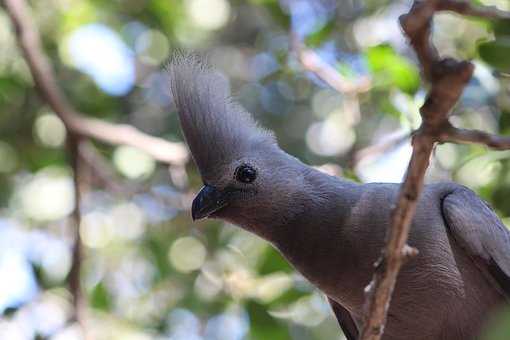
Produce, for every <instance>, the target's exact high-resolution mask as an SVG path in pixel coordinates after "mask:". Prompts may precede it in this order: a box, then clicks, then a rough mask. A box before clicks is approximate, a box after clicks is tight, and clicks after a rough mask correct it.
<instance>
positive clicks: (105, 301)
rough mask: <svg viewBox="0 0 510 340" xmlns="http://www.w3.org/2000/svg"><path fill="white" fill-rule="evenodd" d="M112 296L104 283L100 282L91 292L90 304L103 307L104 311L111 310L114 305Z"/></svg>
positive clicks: (98, 307) (99, 307)
mask: <svg viewBox="0 0 510 340" xmlns="http://www.w3.org/2000/svg"><path fill="white" fill-rule="evenodd" d="M111 300H112V298H111V296H110V292H109V291H108V289H106V287H105V285H104V283H103V282H102V281H101V282H99V283H98V284H97V285H96V286H95V287H94V288H93V289H92V292H91V294H90V305H91V306H92V307H94V308H97V309H101V310H104V311H108V310H110V307H111V305H112V301H111Z"/></svg>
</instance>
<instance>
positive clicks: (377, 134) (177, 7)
mask: <svg viewBox="0 0 510 340" xmlns="http://www.w3.org/2000/svg"><path fill="white" fill-rule="evenodd" d="M481 2H483V1H481ZM496 2H497V1H496ZM499 4H500V5H501V6H505V5H506V6H508V4H506V2H505V1H501V2H500V3H499ZM32 6H33V14H34V16H35V18H36V22H37V25H38V27H39V28H40V33H41V35H42V37H43V42H44V49H45V51H46V53H47V54H48V55H49V57H50V60H51V62H52V64H53V66H54V68H55V70H56V73H57V75H58V79H59V82H60V85H61V86H62V87H63V88H64V90H65V92H66V95H67V96H68V97H69V99H70V101H71V102H72V103H73V105H74V106H76V108H77V109H79V110H80V111H83V112H85V113H86V114H88V115H90V116H94V117H98V118H101V119H104V120H108V121H112V122H118V123H128V124H132V125H134V126H136V127H138V128H139V129H141V130H143V131H145V132H147V133H150V134H152V135H155V136H159V137H162V138H165V139H168V140H171V141H182V135H181V133H180V130H179V126H178V121H177V117H176V113H175V107H174V106H173V103H172V99H171V98H170V96H169V94H168V89H167V84H166V78H165V73H164V70H163V67H162V65H164V63H165V61H166V60H167V59H168V57H169V56H170V55H171V53H173V51H175V50H177V49H182V48H191V49H197V50H200V51H203V52H207V54H208V55H209V59H210V61H211V63H213V64H214V65H216V67H218V68H219V69H220V70H221V71H222V72H223V73H225V75H226V76H228V78H229V79H230V80H231V85H232V88H233V90H234V93H235V95H236V97H237V98H238V100H239V101H240V102H241V103H242V104H243V105H244V106H245V107H246V108H248V109H249V110H250V111H251V112H253V114H254V115H255V117H256V118H257V120H259V121H261V122H262V124H263V125H265V126H267V127H269V128H271V129H272V130H274V131H275V133H276V135H277V137H278V141H279V143H280V145H281V146H282V147H283V148H284V149H285V150H287V151H288V152H289V153H291V154H293V155H295V156H297V157H299V158H300V159H302V160H303V161H305V162H308V163H310V164H313V165H316V166H320V167H321V169H323V170H324V171H328V172H330V173H333V174H339V173H343V174H344V175H345V176H347V177H349V178H352V179H355V180H359V181H400V180H401V178H402V175H403V171H404V169H405V166H406V164H407V160H408V157H409V155H410V147H409V144H408V143H404V144H403V145H399V146H396V147H394V148H392V149H391V150H389V151H388V152H386V153H379V154H369V155H368V156H367V155H366V154H365V156H364V157H362V158H359V157H358V156H359V155H361V153H359V151H360V150H362V149H363V148H365V147H367V146H369V145H372V144H376V143H378V142H381V141H384V140H385V138H387V136H388V135H391V134H399V133H408V132H409V131H410V130H411V129H412V128H413V127H416V126H417V120H418V119H419V115H418V112H417V110H418V107H419V106H420V104H421V103H422V102H423V95H424V86H425V85H423V84H422V82H421V81H420V78H419V71H418V69H417V67H416V66H415V65H416V62H415V59H414V56H413V55H412V54H411V52H410V49H409V48H408V46H407V45H406V42H405V39H404V38H403V36H402V34H401V32H400V30H399V29H398V26H397V18H398V16H399V15H400V14H402V13H403V12H404V11H405V5H403V3H401V2H398V1H354V2H339V4H338V3H337V2H336V1H332V0H321V1H311V0H310V1H307V0H300V1H297V0H296V1H277V0H251V1H238V0H231V1H227V0H214V1H213V0H171V1H168V0H141V1H139V0H118V1H97V0H51V1H44V2H41V1H39V2H37V1H35V2H32ZM507 9H508V8H507ZM509 27H510V26H509V25H508V22H498V23H489V22H482V21H472V20H464V19H459V18H457V17H455V16H453V15H450V14H444V15H441V16H439V17H438V18H437V20H436V22H435V29H434V39H436V41H437V43H436V45H437V46H438V47H439V48H440V49H441V52H442V53H445V54H450V55H453V56H465V55H469V56H471V55H473V58H474V61H475V63H476V66H477V71H476V73H475V77H474V78H473V80H472V82H471V83H470V84H469V86H468V89H467V91H466V93H465V95H464V96H463V98H462V100H461V102H460V103H459V105H458V107H457V109H456V111H455V112H454V115H455V121H456V124H457V125H459V126H462V127H467V128H471V127H475V128H478V129H482V130H487V131H491V132H498V133H508V132H509V131H510V130H509V128H510V118H509V115H508V113H509V112H510V81H509V78H508V71H509V69H510V64H509V58H508V55H509V53H510V44H509V43H508V42H509V41H510V40H509V39H510V29H509ZM458 32H461V33H458ZM291 33H293V35H295V36H297V37H298V38H299V39H301V41H303V42H304V43H305V44H307V46H308V47H310V48H313V49H314V51H316V52H317V53H318V55H319V56H320V57H321V58H322V60H323V61H324V62H327V63H329V64H330V65H332V66H333V67H334V69H337V70H339V72H340V73H341V74H342V76H343V78H344V79H346V81H348V82H353V83H356V81H357V80H359V79H361V78H362V77H370V79H371V81H372V84H371V85H372V86H371V88H370V90H369V91H367V92H365V93H359V94H356V95H348V94H342V93H338V92H336V91H335V90H333V89H331V88H330V87H329V86H328V85H327V84H325V83H324V82H323V81H322V80H321V79H320V78H319V77H317V75H316V74H314V73H313V72H310V70H307V69H306V68H305V67H304V65H303V64H302V63H301V62H300V61H299V59H298V58H297V57H296V53H294V52H295V51H291V50H290V47H291V44H290V37H291ZM475 42H476V43H477V45H476V48H474V47H473V44H474V43H475ZM0 46H2V51H1V52H0V187H1V188H2V190H1V191H0V235H1V237H0V275H1V276H2V277H8V278H9V280H3V282H5V283H0V312H1V313H2V318H1V319H0V338H20V339H32V338H35V337H36V336H39V337H43V338H52V339H70V338H75V337H76V338H79V337H77V336H78V335H77V332H78V331H77V330H76V327H73V324H72V321H69V322H68V319H69V317H70V315H71V310H72V306H71V301H72V298H71V292H70V290H69V287H68V283H67V279H68V275H69V269H70V266H71V239H72V237H71V229H70V227H69V223H68V222H69V214H70V212H71V211H72V209H73V206H72V197H73V192H72V190H73V186H72V181H71V176H70V173H71V170H70V169H69V166H68V159H67V157H66V152H65V143H66V135H65V131H64V128H63V125H62V122H60V121H59V120H58V119H57V118H56V117H55V116H54V114H53V113H52V112H51V110H50V109H49V108H48V107H47V105H45V104H44V103H43V102H42V101H41V99H40V97H39V96H38V94H37V92H36V91H35V89H34V86H33V81H32V79H31V77H30V73H29V70H28V67H27V65H26V63H25V62H24V61H23V59H22V56H21V54H20V51H19V49H18V48H17V46H16V42H15V38H14V35H13V31H12V27H11V25H10V24H9V20H8V17H7V16H6V14H5V13H3V12H0ZM474 51H475V52H474ZM91 147H92V148H93V150H94V152H96V153H97V154H98V155H99V156H100V157H99V160H94V161H93V162H92V163H93V164H89V166H90V165H94V167H95V168H99V169H100V170H101V171H100V174H102V175H103V176H100V175H99V174H98V173H97V172H94V173H90V172H89V176H85V177H87V178H88V180H87V186H88V192H87V194H86V195H85V197H84V202H83V207H82V208H83V209H82V210H83V221H82V225H81V226H80V235H81V237H82V240H83V243H84V246H85V255H84V258H83V263H82V271H81V274H82V284H83V287H84V290H85V296H86V300H87V304H88V305H87V308H86V315H87V321H88V324H89V325H90V329H91V333H92V335H94V336H95V337H96V338H97V339H117V338H118V339H124V338H128V339H132V338H134V339H152V338H161V339H163V338H165V339H173V340H175V339H227V340H228V339H233V340H234V339H253V340H258V339H340V332H339V328H338V326H337V325H336V321H335V320H334V318H333V317H332V315H331V313H330V311H329V307H328V305H327V303H326V301H325V300H324V298H323V297H322V296H321V295H320V294H319V293H318V292H316V291H315V290H314V289H313V288H312V287H311V286H310V285H309V284H308V283H307V282H306V281H305V280H304V279H303V278H301V277H300V276H299V275H298V274H296V273H295V271H294V270H293V269H292V268H291V267H290V266H289V265H288V264H287V262H286V261H285V260H284V259H283V258H282V257H281V255H280V254H279V253H278V252H277V251H275V250H274V249H273V248H272V247H271V246H270V245H268V244H266V243H264V242H263V241H261V240H259V239H258V238H256V237H255V236H252V235H249V234H247V233H246V232H244V231H242V230H239V229H237V228H235V227H233V226H230V225H225V224H223V223H221V222H218V221H207V222H200V223H192V222H191V219H190V216H189V202H190V199H191V197H192V194H193V193H194V192H196V191H197V190H198V189H199V187H200V184H201V182H200V179H199V175H198V173H197V171H196V168H195V167H194V165H193V164H192V163H189V164H187V165H186V167H185V168H184V169H183V168H181V167H175V166H173V167H170V169H168V167H166V166H165V165H163V164H156V163H155V161H154V160H153V159H151V158H150V156H148V155H145V154H143V152H141V151H140V150H136V149H129V148H127V149H126V147H125V146H110V145H104V144H101V143H98V142H95V143H94V144H93V145H91ZM509 156H510V153H509V152H492V151H487V150H485V149H482V148H480V147H477V146H455V145H441V146H438V147H437V149H436V152H435V156H434V159H433V161H432V167H431V169H430V171H429V174H428V181H430V182H432V181H439V180H455V181H458V182H460V183H462V184H465V185H467V186H469V187H471V188H473V189H474V190H476V191H477V192H478V193H479V194H480V195H482V197H484V198H485V199H486V200H488V201H489V202H490V203H491V205H492V206H494V207H495V208H496V210H497V212H498V213H499V214H500V216H501V217H502V218H503V220H504V221H505V222H507V221H510V204H509V203H508V200H507V199H506V198H507V197H508V195H509V194H510V177H509V176H508V169H509V167H510V162H509ZM112 184H113V185H112ZM502 320H503V321H500V322H497V323H498V324H499V325H503V326H495V327H496V328H495V329H496V331H495V333H494V334H496V335H495V337H494V339H496V338H497V336H498V335H497V334H499V333H496V332H500V331H499V330H500V329H504V327H507V328H508V326H507V325H508V324H510V321H508V318H507V317H506V318H505V317H504V316H503V317H502Z"/></svg>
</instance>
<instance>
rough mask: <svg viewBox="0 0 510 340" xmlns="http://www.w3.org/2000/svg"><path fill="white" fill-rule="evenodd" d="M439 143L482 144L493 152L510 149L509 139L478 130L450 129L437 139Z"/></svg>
mask: <svg viewBox="0 0 510 340" xmlns="http://www.w3.org/2000/svg"><path fill="white" fill-rule="evenodd" d="M439 141H440V142H441V143H444V142H450V143H461V144H473V143H476V144H482V145H486V146H488V147H490V148H492V149H495V150H508V149H510V137H507V136H498V135H493V134H491V133H487V132H484V131H480V130H466V129H459V128H455V127H453V126H452V127H450V128H449V129H448V130H447V131H446V133H444V134H443V135H442V136H440V137H439Z"/></svg>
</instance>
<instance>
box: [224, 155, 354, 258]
mask: <svg viewBox="0 0 510 340" xmlns="http://www.w3.org/2000/svg"><path fill="white" fill-rule="evenodd" d="M298 166H299V167H300V168H299V171H300V173H301V174H303V176H302V177H300V181H301V183H299V184H298V185H295V186H294V187H293V189H292V192H291V193H289V192H287V196H288V197H285V198H281V199H279V198H278V197H276V198H275V199H274V202H275V203H274V204H273V205H272V209H265V210H266V211H265V212H263V213H262V212H260V211H259V213H258V214H255V215H256V216H253V214H250V216H249V219H248V220H244V219H242V218H241V219H242V220H240V221H234V222H235V223H236V224H238V225H241V226H243V227H244V228H245V229H247V230H248V231H250V232H253V233H255V234H257V235H258V236H260V237H262V238H264V239H266V240H267V241H269V242H271V243H273V244H274V245H275V246H277V247H278V248H281V249H282V250H283V248H288V246H289V245H290V247H291V248H292V241H293V240H297V242H301V240H300V239H301V238H307V237H310V236H313V235H309V234H310V233H311V232H314V231H317V232H318V231H319V230H318V226H319V225H334V226H336V227H338V228H341V226H342V221H344V220H345V218H346V216H348V215H349V214H350V210H351V207H352V205H353V200H352V199H351V196H352V193H353V192H354V191H355V190H356V187H357V186H358V185H357V184H355V183H353V182H350V181H347V180H344V179H342V178H339V177H332V176H329V175H326V174H324V173H322V172H320V171H318V170H316V169H313V168H310V167H308V166H306V165H304V164H300V165H298Z"/></svg>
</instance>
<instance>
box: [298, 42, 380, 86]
mask: <svg viewBox="0 0 510 340" xmlns="http://www.w3.org/2000/svg"><path fill="white" fill-rule="evenodd" d="M290 44H291V51H292V52H294V53H295V55H296V56H297V58H298V60H299V62H300V63H301V65H303V67H304V68H305V69H306V70H307V71H309V72H312V73H313V74H315V75H316V76H317V77H318V78H319V79H321V80H322V81H324V82H325V83H326V84H328V85H329V86H331V87H332V88H333V89H335V90H336V91H338V92H340V93H344V94H350V95H355V94H358V93H362V92H367V91H368V90H370V88H371V87H372V81H371V80H370V78H368V77H366V76H364V77H361V78H359V79H358V80H357V81H356V82H353V81H351V80H348V79H346V78H345V77H344V76H343V75H342V74H340V72H338V71H337V70H336V69H335V68H334V67H333V66H331V65H329V64H328V63H326V62H325V61H324V60H323V59H322V58H321V57H320V56H319V55H318V54H317V53H316V52H315V51H314V50H311V49H309V48H306V47H305V46H304V45H303V43H302V42H301V41H299V39H298V37H297V36H296V34H293V33H291V41H290Z"/></svg>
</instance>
